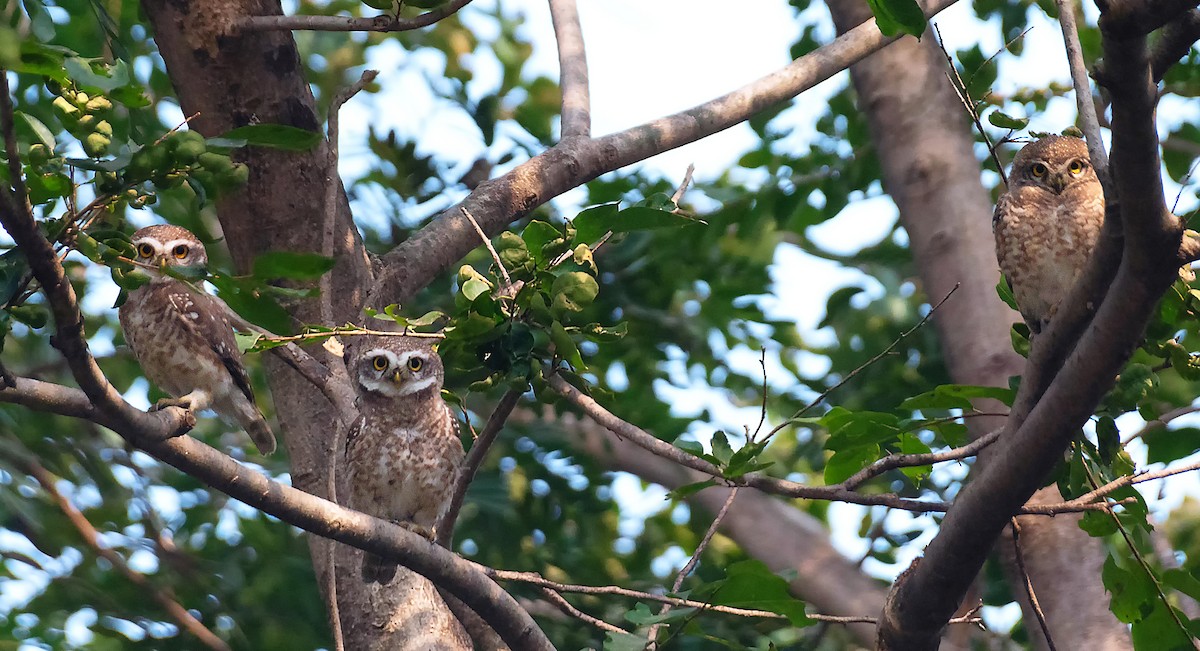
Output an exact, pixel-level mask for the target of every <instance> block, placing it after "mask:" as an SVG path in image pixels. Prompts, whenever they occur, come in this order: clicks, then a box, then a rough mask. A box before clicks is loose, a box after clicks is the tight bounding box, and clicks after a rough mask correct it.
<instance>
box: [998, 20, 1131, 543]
mask: <svg viewBox="0 0 1200 651" xmlns="http://www.w3.org/2000/svg"><path fill="white" fill-rule="evenodd" d="M1054 3H1055V4H1056V5H1058V24H1059V25H1060V26H1061V27H1062V33H1063V42H1064V43H1065V44H1066V48H1067V63H1068V64H1069V65H1070V68H1071V83H1072V84H1073V85H1074V86H1075V105H1076V106H1077V107H1078V109H1079V121H1080V122H1081V123H1082V125H1083V135H1084V136H1085V137H1086V139H1087V146H1088V157H1089V158H1090V159H1091V162H1092V167H1093V168H1094V169H1095V170H1096V176H1097V177H1099V178H1100V179H1103V180H1102V181H1101V183H1104V182H1105V181H1107V179H1108V178H1109V176H1108V152H1107V151H1106V150H1105V149H1104V140H1103V139H1101V138H1100V122H1099V120H1097V119H1096V104H1095V103H1094V102H1093V101H1092V85H1091V82H1090V81H1089V80H1088V72H1087V66H1086V65H1084V63H1083V46H1081V45H1080V44H1079V28H1078V27H1076V25H1075V2H1074V0H1054ZM1014 544H1015V542H1014Z"/></svg>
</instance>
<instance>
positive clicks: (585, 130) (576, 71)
mask: <svg viewBox="0 0 1200 651" xmlns="http://www.w3.org/2000/svg"><path fill="white" fill-rule="evenodd" d="M550 19H551V20H552V21H553V23H554V37H555V39H556V40H557V41H558V69H559V74H558V77H559V81H558V85H559V87H560V88H561V89H562V110H561V112H560V120H561V123H562V129H561V131H562V136H561V137H562V139H563V140H566V139H568V138H573V137H575V136H582V137H585V138H586V137H588V136H590V135H591V132H592V109H591V99H590V98H589V97H588V66H587V53H586V52H585V51H584V48H583V31H582V30H581V29H580V27H579V10H578V9H577V8H576V6H575V0H550Z"/></svg>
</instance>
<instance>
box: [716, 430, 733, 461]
mask: <svg viewBox="0 0 1200 651" xmlns="http://www.w3.org/2000/svg"><path fill="white" fill-rule="evenodd" d="M712 453H713V456H714V457H716V458H717V459H719V460H720V461H721V465H722V466H724V465H725V464H727V463H729V460H730V459H732V458H733V448H732V447H730V445H729V439H728V438H727V437H726V436H725V432H722V431H717V432H716V433H714V434H713V436H712Z"/></svg>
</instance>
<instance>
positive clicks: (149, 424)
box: [0, 70, 196, 440]
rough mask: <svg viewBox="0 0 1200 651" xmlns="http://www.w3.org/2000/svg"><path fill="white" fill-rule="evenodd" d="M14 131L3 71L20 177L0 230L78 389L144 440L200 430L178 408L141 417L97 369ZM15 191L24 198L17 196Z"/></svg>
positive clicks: (0, 216) (3, 114)
mask: <svg viewBox="0 0 1200 651" xmlns="http://www.w3.org/2000/svg"><path fill="white" fill-rule="evenodd" d="M13 128H14V127H13V106H12V97H11V96H10V94H9V88H8V76H7V74H5V73H4V71H2V70H0V129H2V130H3V131H4V141H5V148H6V151H7V154H8V160H9V162H10V165H11V164H12V163H13V162H15V163H16V166H17V173H16V174H15V175H14V176H13V178H12V179H11V180H10V183H12V186H13V188H12V189H11V190H10V189H9V188H7V187H0V225H3V226H4V230H6V231H8V234H9V236H10V237H11V238H12V239H13V241H14V242H15V243H16V245H17V248H18V249H20V250H21V252H22V253H23V254H24V255H25V258H26V259H27V260H28V261H29V268H30V271H32V273H33V277H34V279H36V280H37V281H38V283H39V284H40V285H41V287H42V292H43V293H45V295H46V298H47V300H48V302H49V303H50V309H51V313H52V314H53V315H54V325H55V334H54V336H53V337H52V338H51V344H53V345H54V347H56V348H58V349H59V350H60V351H61V352H62V354H63V357H65V358H66V360H67V364H68V366H69V367H70V369H71V374H72V375H73V376H74V377H75V381H76V382H78V383H79V387H80V388H81V389H83V392H84V393H86V394H87V396H88V398H90V399H91V401H92V402H93V403H94V404H95V405H96V406H97V408H98V409H99V411H100V412H101V413H102V414H103V416H104V417H105V418H106V419H107V420H109V421H111V422H112V423H113V424H115V425H118V426H120V427H123V428H124V429H127V430H130V431H135V432H137V433H138V435H139V436H140V437H142V438H152V437H157V438H158V439H159V440H161V439H164V438H170V437H172V436H178V435H179V434H182V433H184V432H187V431H188V430H190V429H191V428H192V427H193V426H194V425H195V424H196V417H195V416H194V415H193V414H192V413H191V412H190V411H187V410H186V409H181V408H179V407H168V408H166V409H162V410H159V411H156V412H153V413H146V412H143V411H140V410H138V409H136V408H134V407H133V405H130V404H129V403H127V402H125V400H124V398H122V397H121V394H120V393H118V392H117V390H116V388H114V387H113V385H112V384H111V383H110V382H109V381H108V378H106V377H104V373H103V372H102V371H101V370H100V367H99V366H98V365H97V364H96V360H95V358H93V357H92V354H91V351H90V350H88V345H87V338H86V334H85V333H84V329H83V315H82V314H81V313H80V311H79V304H78V301H77V298H76V296H75V289H74V288H73V287H72V286H71V282H70V280H68V279H67V276H66V272H65V271H64V270H63V267H62V264H61V263H60V262H59V259H58V256H57V255H56V254H55V252H54V248H53V246H52V245H51V244H50V242H49V240H47V239H46V237H45V236H44V235H42V233H41V231H40V230H39V229H38V226H37V222H36V221H35V220H34V218H33V213H32V212H30V210H29V203H28V200H27V197H26V196H25V195H24V194H23V191H24V182H23V180H22V179H21V176H20V160H19V155H18V152H17V149H16V141H15V138H14V137H13ZM15 191H16V192H22V194H14V192H15Z"/></svg>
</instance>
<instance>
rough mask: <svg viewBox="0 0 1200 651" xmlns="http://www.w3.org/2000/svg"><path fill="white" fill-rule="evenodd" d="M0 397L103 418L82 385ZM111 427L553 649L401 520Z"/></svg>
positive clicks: (510, 604) (35, 385)
mask: <svg viewBox="0 0 1200 651" xmlns="http://www.w3.org/2000/svg"><path fill="white" fill-rule="evenodd" d="M0 402H13V403H16V404H23V405H26V406H28V407H30V408H33V409H40V410H43V411H50V412H52V413H57V414H61V415H65V416H75V417H80V418H87V417H89V416H98V417H99V418H100V419H103V418H104V414H103V412H101V411H99V410H98V409H97V408H96V407H95V406H94V405H92V404H91V402H90V401H89V400H88V398H87V396H86V395H84V394H83V393H82V392H80V391H78V390H76V389H71V388H69V387H64V386H60V385H55V384H50V383H47V382H39V381H37V380H29V379H26V378H16V387H15V388H12V389H6V390H4V391H0ZM98 422H99V421H98ZM106 426H107V425H106ZM114 431H116V432H117V433H118V434H120V435H121V436H123V437H125V438H126V439H127V440H129V441H130V442H131V443H133V444H134V445H136V446H137V447H139V448H141V449H142V450H144V451H145V452H147V453H148V454H150V455H151V456H153V457H154V458H156V459H158V460H159V461H162V462H164V463H166V464H169V465H171V466H174V467H175V468H177V469H179V470H181V471H183V472H184V473H187V474H188V475H190V476H192V477H194V478H196V479H198V480H200V481H201V482H203V483H205V484H207V485H208V486H210V487H212V488H215V489H217V490H218V491H220V492H222V493H225V494H226V495H228V496H230V497H232V498H234V499H237V500H241V501H242V502H245V503H246V504H247V505H249V506H251V507H252V508H255V509H258V510H260V511H263V512H264V513H268V514H270V515H273V516H275V517H277V518H279V519H280V520H283V521H284V522H287V523H288V524H291V525H293V526H296V527H299V528H301V529H304V530H305V531H309V532H312V533H315V534H317V535H319V536H323V537H325V538H330V539H332V540H336V541H338V542H342V543H345V544H347V545H350V546H352V547H356V548H358V549H362V550H365V551H369V552H371V553H373V554H377V555H379V556H383V557H385V558H388V559H390V560H394V561H396V562H397V563H399V564H401V565H403V566H405V567H407V568H409V569H411V570H413V571H414V572H416V573H418V574H420V575H422V576H424V577H426V578H427V579H429V580H430V581H432V582H433V583H435V584H436V585H437V586H439V587H440V588H444V589H445V590H447V591H448V592H450V593H451V594H453V595H454V596H455V597H457V598H458V599H460V600H461V601H462V602H463V603H465V604H466V605H467V606H469V607H470V608H471V609H472V610H474V611H475V612H476V613H478V614H479V616H480V617H482V618H483V619H484V621H486V622H487V623H488V624H489V625H490V626H491V627H492V628H493V629H495V630H496V632H497V633H499V634H500V636H501V637H502V638H503V639H504V641H505V642H506V643H508V645H509V646H510V647H512V648H514V649H552V648H553V647H552V646H551V645H550V642H549V640H547V639H546V637H545V634H544V633H542V631H541V629H539V628H538V627H537V625H536V624H535V623H534V622H533V620H532V619H531V618H530V617H529V614H528V613H526V612H525V611H524V610H522V609H521V607H520V606H519V605H517V603H516V601H515V600H513V598H512V597H511V596H510V595H509V594H508V593H507V592H505V591H504V590H502V589H500V587H499V586H497V585H496V584H495V583H493V582H491V581H490V580H488V579H487V577H486V576H484V575H483V574H481V573H480V572H478V571H477V569H476V567H475V565H474V564H473V563H470V562H468V561H466V560H464V559H462V558H460V557H459V556H457V555H455V554H453V553H451V552H449V551H447V550H445V549H443V548H442V547H439V546H437V545H434V544H432V543H430V542H429V541H428V540H426V539H424V538H422V537H420V536H418V535H416V534H414V533H412V532H410V531H408V530H407V529H404V528H403V527H400V526H398V525H396V524H394V523H391V522H387V521H384V520H380V519H378V518H374V517H371V516H369V515H365V514H363V513H359V512H358V511H352V510H350V509H347V508H344V507H341V506H338V505H337V504H334V503H333V502H330V501H328V500H325V499H321V498H320V497H316V496H315V495H311V494H309V493H305V492H304V491H301V490H297V489H295V488H292V487H290V486H285V485H283V484H280V483H278V482H275V481H273V480H271V479H268V478H267V477H266V476H264V475H262V474H260V473H257V472H254V471H251V470H249V469H248V468H246V467H245V466H243V465H241V464H240V463H238V462H237V461H235V460H234V459H232V458H230V457H229V456H228V455H225V454H222V453H221V452H219V451H217V450H215V449H213V448H211V447H209V446H207V445H205V444H203V443H201V442H200V441H197V440H196V439H193V438H191V437H189V436H180V437H176V438H172V439H167V440H161V441H160V440H158V437H156V436H153V435H152V436H150V437H141V436H140V435H139V434H138V433H137V432H136V431H122V430H121V429H114Z"/></svg>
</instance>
